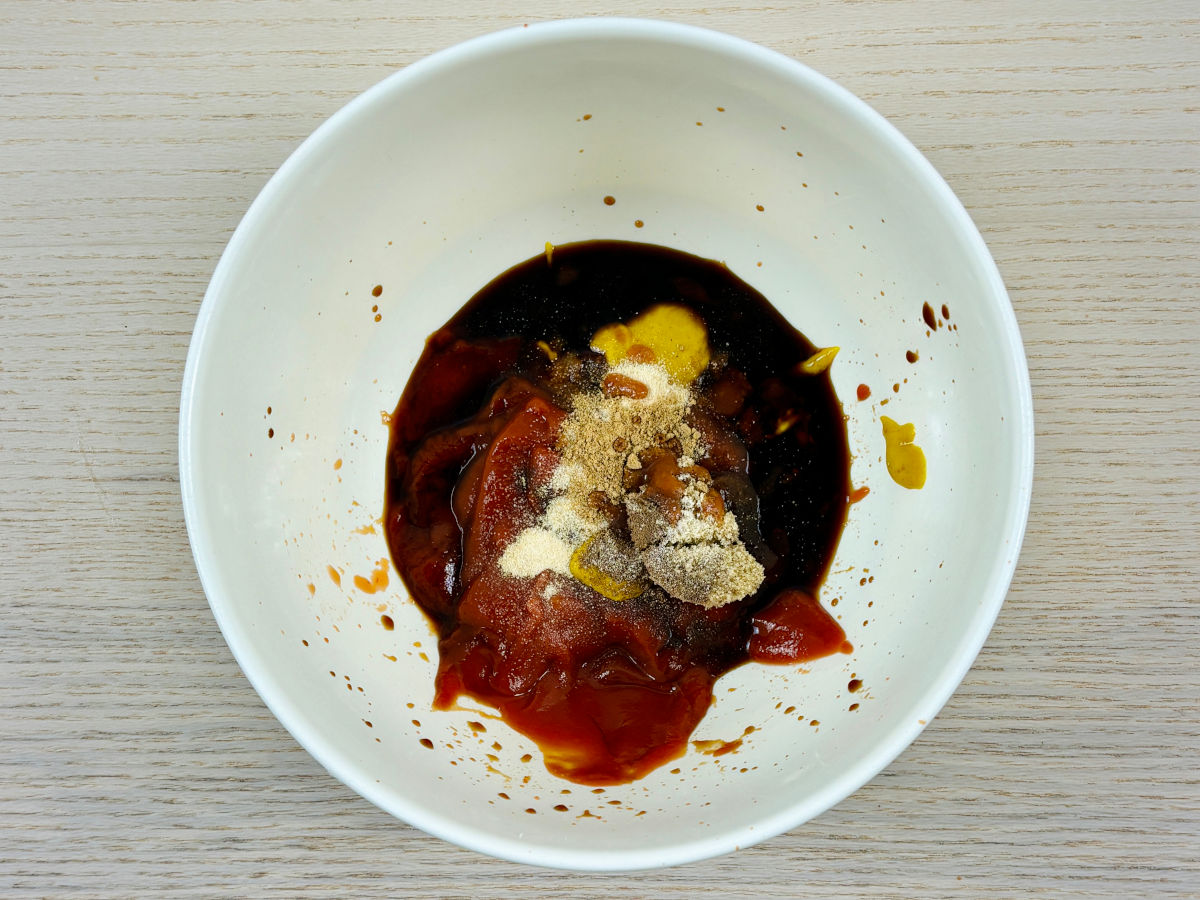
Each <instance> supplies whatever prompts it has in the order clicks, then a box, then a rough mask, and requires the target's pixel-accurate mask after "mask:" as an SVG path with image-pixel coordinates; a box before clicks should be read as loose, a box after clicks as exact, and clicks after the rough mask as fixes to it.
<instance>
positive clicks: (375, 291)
mask: <svg viewBox="0 0 1200 900" xmlns="http://www.w3.org/2000/svg"><path fill="white" fill-rule="evenodd" d="M382 293H383V285H382V284H377V285H375V287H373V288H371V296H372V297H378V296H379V295H380V294H382Z"/></svg>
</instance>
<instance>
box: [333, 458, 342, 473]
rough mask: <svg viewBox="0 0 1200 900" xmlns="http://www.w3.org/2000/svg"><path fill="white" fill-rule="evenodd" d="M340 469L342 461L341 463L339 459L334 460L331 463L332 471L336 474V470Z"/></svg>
mask: <svg viewBox="0 0 1200 900" xmlns="http://www.w3.org/2000/svg"><path fill="white" fill-rule="evenodd" d="M341 467H342V461H341V460H340V459H335V460H334V461H333V471H335V472H336V471H337V470H338V469H340V468H341Z"/></svg>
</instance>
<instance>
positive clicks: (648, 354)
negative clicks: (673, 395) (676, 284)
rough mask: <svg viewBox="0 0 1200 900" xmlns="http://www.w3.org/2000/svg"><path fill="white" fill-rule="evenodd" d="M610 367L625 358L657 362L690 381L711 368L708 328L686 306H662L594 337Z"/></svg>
mask: <svg viewBox="0 0 1200 900" xmlns="http://www.w3.org/2000/svg"><path fill="white" fill-rule="evenodd" d="M592 347H593V348H594V349H596V350H599V351H600V352H601V353H603V354H604V356H605V358H606V359H607V360H608V364H609V366H615V365H616V364H617V363H619V362H621V361H622V360H623V359H626V358H631V359H633V360H634V361H635V362H656V363H658V364H659V365H660V366H662V367H663V368H664V369H666V370H667V374H668V375H670V376H671V379H672V380H673V381H676V382H678V383H679V384H691V382H692V381H693V380H694V379H695V378H696V377H697V376H698V375H699V374H700V373H701V372H703V371H704V369H705V368H706V367H707V366H708V363H709V360H711V359H712V354H711V353H710V351H709V348H708V329H706V328H705V327H704V322H703V321H701V319H700V317H699V316H698V315H696V314H695V313H694V312H692V311H691V310H690V309H688V308H687V307H686V306H678V305H676V304H674V303H662V304H659V305H658V306H652V307H650V309H648V310H646V311H645V312H644V313H642V314H641V315H639V316H635V317H634V318H632V319H630V320H629V321H628V322H616V323H613V324H612V325H605V326H604V327H603V328H601V329H600V330H599V331H597V332H596V334H595V336H594V337H593V338H592Z"/></svg>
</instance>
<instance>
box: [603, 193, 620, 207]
mask: <svg viewBox="0 0 1200 900" xmlns="http://www.w3.org/2000/svg"><path fill="white" fill-rule="evenodd" d="M616 202H617V198H616V197H614V196H613V195H612V194H609V195H608V196H606V197H605V198H604V205H605V206H612V205H613V204H614V203H616Z"/></svg>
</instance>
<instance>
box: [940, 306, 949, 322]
mask: <svg viewBox="0 0 1200 900" xmlns="http://www.w3.org/2000/svg"><path fill="white" fill-rule="evenodd" d="M942 318H943V319H948V318H950V307H949V306H947V305H946V304H945V303H943V304H942Z"/></svg>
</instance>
